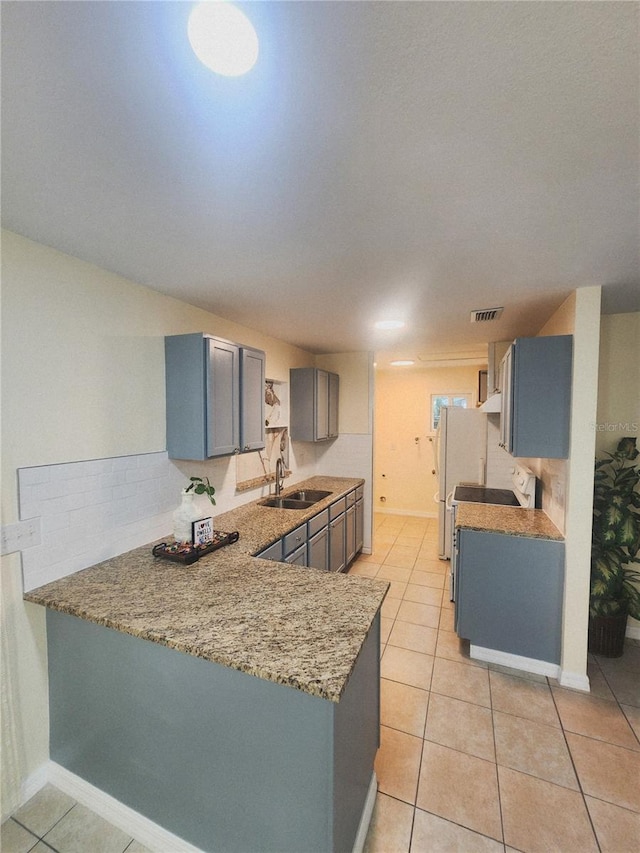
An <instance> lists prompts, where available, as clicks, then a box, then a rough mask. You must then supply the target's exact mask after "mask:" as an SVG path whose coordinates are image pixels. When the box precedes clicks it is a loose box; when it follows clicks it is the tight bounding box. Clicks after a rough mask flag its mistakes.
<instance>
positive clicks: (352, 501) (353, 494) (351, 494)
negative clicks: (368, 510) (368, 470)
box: [347, 489, 356, 508]
mask: <svg viewBox="0 0 640 853" xmlns="http://www.w3.org/2000/svg"><path fill="white" fill-rule="evenodd" d="M355 502H356V490H355V489H354V490H353V491H352V492H349V494H348V495H347V508H349V507H350V506H354V505H355Z"/></svg>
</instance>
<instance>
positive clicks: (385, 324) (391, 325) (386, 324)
mask: <svg viewBox="0 0 640 853" xmlns="http://www.w3.org/2000/svg"><path fill="white" fill-rule="evenodd" d="M403 326H404V320H378V322H377V323H374V324H373V328H374V329H401V328H402V327H403Z"/></svg>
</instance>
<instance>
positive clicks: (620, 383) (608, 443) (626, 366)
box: [596, 312, 640, 452]
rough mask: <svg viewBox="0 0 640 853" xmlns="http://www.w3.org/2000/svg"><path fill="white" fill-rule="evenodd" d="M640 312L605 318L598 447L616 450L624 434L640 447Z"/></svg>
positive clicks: (597, 435) (601, 350) (597, 430)
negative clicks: (633, 439) (635, 441)
mask: <svg viewBox="0 0 640 853" xmlns="http://www.w3.org/2000/svg"><path fill="white" fill-rule="evenodd" d="M639 433H640V312H636V313H633V314H608V315H605V316H604V317H603V318H602V328H601V335H600V374H599V383H598V419H597V424H596V447H597V449H598V451H599V452H601V451H605V450H608V451H613V450H615V447H616V445H617V443H618V441H619V440H620V438H622V437H623V436H625V435H631V436H636V437H637V438H638V442H637V443H638V444H639V445H640V434H639Z"/></svg>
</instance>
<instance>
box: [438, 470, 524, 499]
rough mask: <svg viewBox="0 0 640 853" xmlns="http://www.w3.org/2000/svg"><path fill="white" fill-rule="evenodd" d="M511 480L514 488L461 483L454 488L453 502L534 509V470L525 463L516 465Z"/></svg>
mask: <svg viewBox="0 0 640 853" xmlns="http://www.w3.org/2000/svg"><path fill="white" fill-rule="evenodd" d="M511 482H512V484H513V488H512V489H493V488H491V487H489V486H478V485H475V484H473V483H470V484H466V483H459V484H458V485H457V486H456V487H455V488H454V490H453V497H452V500H451V504H452V506H454V505H455V504H459V503H482V504H497V505H500V506H523V507H526V508H527V509H533V508H534V507H535V505H536V478H535V475H534V473H533V471H530V470H529V469H528V468H526V467H525V466H524V465H516V466H515V467H514V468H513V470H512V472H511Z"/></svg>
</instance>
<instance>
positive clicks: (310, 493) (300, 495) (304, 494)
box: [287, 489, 331, 504]
mask: <svg viewBox="0 0 640 853" xmlns="http://www.w3.org/2000/svg"><path fill="white" fill-rule="evenodd" d="M330 494H331V492H323V491H322V490H321V489H301V490H300V491H298V492H291V493H290V494H288V495H287V497H288V498H293V500H296V501H310V502H311V503H312V504H315V503H317V502H318V501H321V500H322V498H328V497H329V495H330Z"/></svg>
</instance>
